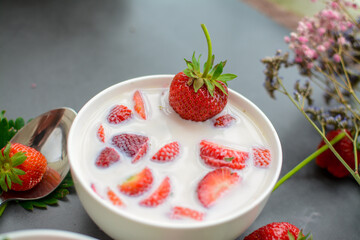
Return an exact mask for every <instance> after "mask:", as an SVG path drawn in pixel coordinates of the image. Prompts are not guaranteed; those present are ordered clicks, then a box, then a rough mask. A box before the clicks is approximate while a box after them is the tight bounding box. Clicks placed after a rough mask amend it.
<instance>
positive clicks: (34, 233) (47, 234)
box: [0, 229, 96, 240]
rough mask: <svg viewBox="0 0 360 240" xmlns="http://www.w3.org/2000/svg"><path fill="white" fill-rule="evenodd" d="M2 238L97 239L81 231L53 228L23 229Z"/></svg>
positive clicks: (46, 239)
mask: <svg viewBox="0 0 360 240" xmlns="http://www.w3.org/2000/svg"><path fill="white" fill-rule="evenodd" d="M0 239H9V240H10V239H11V240H96V239H95V238H92V237H89V236H85V235H82V234H79V233H73V232H68V231H60V230H51V229H32V230H21V231H14V232H9V233H2V234H0Z"/></svg>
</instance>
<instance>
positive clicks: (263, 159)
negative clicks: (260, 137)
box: [252, 147, 271, 167]
mask: <svg viewBox="0 0 360 240" xmlns="http://www.w3.org/2000/svg"><path fill="white" fill-rule="evenodd" d="M252 154H253V159H254V165H255V166H256V167H268V166H269V165H270V163H271V154H270V149H267V148H264V147H254V148H253V149H252Z"/></svg>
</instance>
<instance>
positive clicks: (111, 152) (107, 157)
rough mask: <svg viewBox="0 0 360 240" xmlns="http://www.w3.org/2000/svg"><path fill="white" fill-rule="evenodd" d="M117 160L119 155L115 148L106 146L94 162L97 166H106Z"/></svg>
mask: <svg viewBox="0 0 360 240" xmlns="http://www.w3.org/2000/svg"><path fill="white" fill-rule="evenodd" d="M119 160H120V155H119V154H118V153H117V152H116V150H115V149H114V148H110V147H106V148H104V149H103V150H102V151H101V152H100V154H99V156H98V157H97V159H96V162H95V164H96V166H98V167H102V168H107V167H109V166H110V165H111V164H113V163H116V162H117V161H119Z"/></svg>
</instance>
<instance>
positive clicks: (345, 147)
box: [316, 130, 360, 178]
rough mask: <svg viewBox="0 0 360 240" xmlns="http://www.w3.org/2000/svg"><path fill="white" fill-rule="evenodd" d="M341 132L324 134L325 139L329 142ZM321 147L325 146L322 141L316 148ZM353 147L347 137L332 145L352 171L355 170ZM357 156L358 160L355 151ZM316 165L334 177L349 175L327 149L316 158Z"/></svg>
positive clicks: (335, 131)
mask: <svg viewBox="0 0 360 240" xmlns="http://www.w3.org/2000/svg"><path fill="white" fill-rule="evenodd" d="M341 131H342V130H333V131H330V132H328V133H327V134H326V138H327V139H328V140H329V141H331V140H332V139H333V138H334V137H335V136H336V135H338V134H339V133H340V132H341ZM346 132H347V134H349V136H351V133H350V132H349V131H347V130H346ZM323 145H325V142H324V141H323V140H322V141H321V142H320V144H319V146H318V148H320V147H322V146H323ZM353 147H354V146H353V142H352V141H351V140H350V139H349V137H347V136H345V137H344V138H342V139H341V140H340V141H339V142H337V143H335V144H334V148H335V150H336V151H337V152H338V153H339V154H340V156H341V157H342V158H343V159H344V160H345V162H346V163H347V164H348V165H349V166H350V167H351V168H352V169H354V168H355V156H354V148H353ZM357 155H358V158H359V157H360V155H359V151H357ZM316 164H317V165H318V166H319V167H321V168H326V169H327V170H328V171H329V172H330V173H331V174H332V175H334V176H335V177H338V178H342V177H346V176H347V175H349V171H348V170H347V169H346V168H345V167H344V165H343V164H342V163H341V162H340V160H339V159H337V157H336V156H335V155H334V153H333V152H332V151H331V150H330V149H327V150H326V151H325V152H323V153H322V154H320V155H319V156H318V157H317V158H316Z"/></svg>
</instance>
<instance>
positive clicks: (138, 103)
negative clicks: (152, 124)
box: [133, 90, 146, 120]
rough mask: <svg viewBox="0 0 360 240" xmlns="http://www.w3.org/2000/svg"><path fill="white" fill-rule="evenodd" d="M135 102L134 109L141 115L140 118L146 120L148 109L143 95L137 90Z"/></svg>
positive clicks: (134, 97)
mask: <svg viewBox="0 0 360 240" xmlns="http://www.w3.org/2000/svg"><path fill="white" fill-rule="evenodd" d="M133 101H134V109H135V111H136V112H137V113H138V114H139V116H140V117H141V118H142V119H144V120H146V108H145V103H144V99H143V97H142V94H141V92H140V91H139V90H136V91H135V93H134V96H133Z"/></svg>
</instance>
